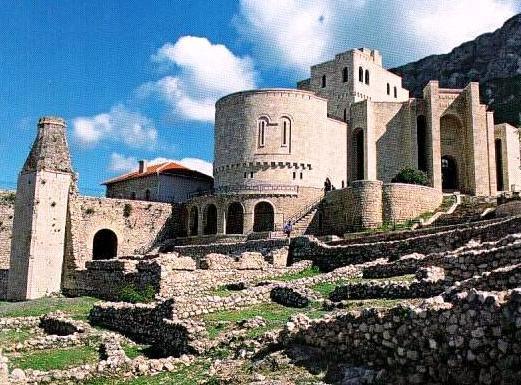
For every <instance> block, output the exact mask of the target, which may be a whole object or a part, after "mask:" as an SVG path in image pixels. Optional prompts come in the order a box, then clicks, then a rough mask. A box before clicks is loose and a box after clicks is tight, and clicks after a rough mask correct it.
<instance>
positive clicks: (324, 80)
mask: <svg viewBox="0 0 521 385" xmlns="http://www.w3.org/2000/svg"><path fill="white" fill-rule="evenodd" d="M326 82H327V79H326V75H322V88H326Z"/></svg>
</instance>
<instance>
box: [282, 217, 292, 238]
mask: <svg viewBox="0 0 521 385" xmlns="http://www.w3.org/2000/svg"><path fill="white" fill-rule="evenodd" d="M292 231H293V224H292V223H291V221H287V222H286V224H285V225H284V234H286V235H287V236H288V238H290V237H291V232H292Z"/></svg>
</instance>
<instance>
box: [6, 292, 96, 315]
mask: <svg viewBox="0 0 521 385" xmlns="http://www.w3.org/2000/svg"><path fill="white" fill-rule="evenodd" d="M98 301H99V299H96V298H92V297H77V298H64V297H47V298H39V299H35V300H32V301H24V302H0V317H28V316H42V315H44V314H47V313H51V312H54V311H57V310H61V311H63V312H66V313H69V314H70V315H71V316H72V317H73V318H75V319H87V316H88V315H89V312H90V309H91V308H92V305H93V304H94V303H96V302H98Z"/></svg>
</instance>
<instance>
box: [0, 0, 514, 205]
mask: <svg viewBox="0 0 521 385" xmlns="http://www.w3.org/2000/svg"><path fill="white" fill-rule="evenodd" d="M517 12H521V2H520V1H516V0H458V1H452V0H439V1H436V2H433V1H430V0H415V1H405V0H388V1H385V2H382V1H378V0H284V1H280V0H237V1H232V0H212V1H203V0H190V1H188V0H187V1H182V0H177V1H161V0H157V1H153V2H144V1H138V0H136V1H116V0H113V1H111V0H104V1H101V0H99V1H98V0H89V1H87V0H85V1H51V0H49V1H37V2H29V1H25V2H24V1H18V0H4V1H3V2H2V9H1V11H0V25H2V29H0V117H1V122H2V129H1V130H0V154H1V155H0V168H1V169H2V170H3V173H2V174H1V175H0V188H13V187H14V185H15V183H16V178H17V173H18V171H19V169H20V168H21V166H22V164H23V162H24V160H25V157H26V156H27V153H28V150H29V148H30V145H31V143H32V141H33V139H34V136H35V130H36V122H37V119H38V117H40V116H43V115H58V116H62V117H64V118H65V119H66V120H67V122H68V126H69V127H68V136H69V144H70V147H71V152H72V156H73V165H74V168H75V170H76V171H77V172H78V173H79V176H80V189H81V191H82V192H83V193H86V194H89V195H92V194H102V193H103V188H102V187H101V186H100V185H99V183H100V182H101V181H103V180H104V179H107V178H108V177H110V176H113V175H116V174H120V173H122V172H125V171H127V170H129V169H132V168H133V167H134V166H135V164H136V162H137V160H138V159H148V160H155V161H158V160H160V159H161V158H165V159H173V160H177V161H181V162H182V163H184V164H186V165H187V166H189V167H193V168H197V169H200V170H203V171H205V170H206V171H208V170H211V164H210V163H211V161H212V158H213V105H214V103H215V101H216V100H217V99H218V98H219V97H221V96H224V95H226V94H228V93H231V92H234V91H238V90H242V89H247V88H258V87H294V85H295V82H296V81H297V80H300V79H303V78H305V77H307V75H308V71H309V70H308V68H309V65H311V64H316V63H319V62H320V61H324V60H327V59H329V58H332V57H333V55H334V54H335V53H337V52H341V51H344V50H347V49H350V48H355V47H362V46H367V47H371V48H376V49H379V50H380V51H381V52H382V54H383V55H384V64H385V65H386V66H387V67H392V66H397V65H400V64H404V63H407V62H409V61H412V60H416V59H419V58H421V57H424V56H426V55H428V54H433V53H444V52H448V51H449V50H450V49H451V48H452V47H454V46H456V45H458V44H460V43H462V42H464V41H466V40H469V39H472V38H474V37H476V36H477V35H479V34H480V33H483V32H487V31H492V30H494V29H496V28H498V27H500V26H501V25H502V23H503V22H504V21H505V20H506V19H507V18H508V17H510V16H512V15H514V14H515V13H517Z"/></svg>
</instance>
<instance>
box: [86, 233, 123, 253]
mask: <svg viewBox="0 0 521 385" xmlns="http://www.w3.org/2000/svg"><path fill="white" fill-rule="evenodd" d="M117 256H118V237H117V236H116V234H115V233H114V232H113V231H112V230H109V229H103V230H100V231H98V232H97V233H96V234H95V235H94V240H93V242H92V259H93V260H99V259H113V258H116V257H117Z"/></svg>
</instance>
